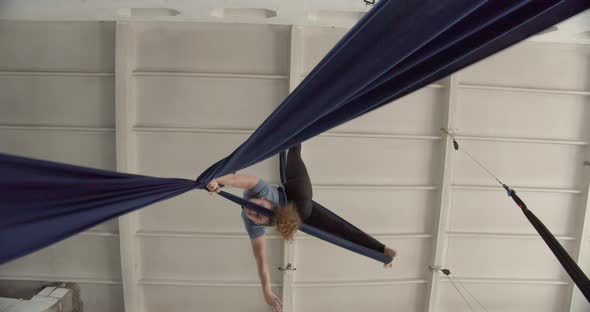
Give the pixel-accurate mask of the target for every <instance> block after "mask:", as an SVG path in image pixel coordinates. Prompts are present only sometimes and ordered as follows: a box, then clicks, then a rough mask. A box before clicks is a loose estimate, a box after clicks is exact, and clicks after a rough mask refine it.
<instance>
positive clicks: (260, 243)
mask: <svg viewBox="0 0 590 312" xmlns="http://www.w3.org/2000/svg"><path fill="white" fill-rule="evenodd" d="M251 243H252V252H253V253H254V258H255V259H256V266H257V267H258V277H259V278H260V285H261V286H262V291H263V293H264V300H265V301H266V303H268V304H269V305H270V306H271V307H272V311H273V312H280V311H281V300H280V299H279V298H278V297H277V296H276V295H275V294H274V293H273V292H272V289H271V286H270V275H269V272H268V265H267V263H266V239H265V237H264V235H263V236H260V237H258V238H256V239H253V240H252V241H251Z"/></svg>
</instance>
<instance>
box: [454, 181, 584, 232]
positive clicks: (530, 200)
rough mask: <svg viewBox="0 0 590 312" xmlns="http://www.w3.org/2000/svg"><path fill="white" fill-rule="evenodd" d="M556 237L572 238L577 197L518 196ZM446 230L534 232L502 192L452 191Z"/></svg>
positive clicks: (531, 193)
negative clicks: (450, 208)
mask: <svg viewBox="0 0 590 312" xmlns="http://www.w3.org/2000/svg"><path fill="white" fill-rule="evenodd" d="M518 196H520V197H521V198H522V199H523V200H524V201H525V202H526V203H527V206H528V207H529V208H530V209H531V211H533V212H534V213H535V215H536V216H537V217H539V218H540V219H541V220H543V223H544V224H545V226H547V228H548V229H549V230H550V231H551V232H552V233H553V234H555V235H565V236H575V233H577V229H576V227H575V226H572V224H576V223H577V217H578V208H579V207H580V204H581V203H580V195H578V194H568V193H539V192H518ZM449 229H450V230H451V231H460V232H484V233H486V232H487V233H521V234H523V233H526V234H535V233H537V232H536V231H535V229H534V228H533V227H532V226H531V225H530V223H529V221H528V220H527V219H526V217H525V216H524V215H523V214H522V211H521V210H520V208H518V206H516V204H514V202H513V201H512V199H511V198H510V197H508V196H507V195H506V192H505V191H504V190H498V191H487V190H483V191H479V190H455V191H454V192H453V199H452V210H451V216H450V220H449Z"/></svg>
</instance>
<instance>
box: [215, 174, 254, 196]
mask: <svg viewBox="0 0 590 312" xmlns="http://www.w3.org/2000/svg"><path fill="white" fill-rule="evenodd" d="M258 180H260V179H259V178H257V177H253V176H249V175H243V174H228V175H224V176H222V177H219V178H215V179H213V180H211V182H209V184H207V189H208V190H209V191H211V192H215V193H219V191H221V185H225V186H231V187H237V188H241V189H244V190H249V189H251V188H253V187H254V186H255V185H256V183H258Z"/></svg>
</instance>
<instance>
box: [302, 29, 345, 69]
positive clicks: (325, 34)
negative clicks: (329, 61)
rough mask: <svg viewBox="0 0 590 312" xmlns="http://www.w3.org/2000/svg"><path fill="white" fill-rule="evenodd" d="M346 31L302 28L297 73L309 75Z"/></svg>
mask: <svg viewBox="0 0 590 312" xmlns="http://www.w3.org/2000/svg"><path fill="white" fill-rule="evenodd" d="M347 31H348V29H346V28H325V27H305V28H303V51H302V52H301V53H302V62H301V66H302V68H300V69H298V71H299V72H301V73H303V74H307V73H309V72H310V71H311V70H312V69H313V67H314V66H315V65H316V64H317V63H318V62H319V61H320V60H321V59H322V57H324V55H325V54H326V53H328V51H329V50H330V49H332V47H333V46H334V45H335V44H336V43H337V42H338V40H340V38H342V36H344V34H346V32H347Z"/></svg>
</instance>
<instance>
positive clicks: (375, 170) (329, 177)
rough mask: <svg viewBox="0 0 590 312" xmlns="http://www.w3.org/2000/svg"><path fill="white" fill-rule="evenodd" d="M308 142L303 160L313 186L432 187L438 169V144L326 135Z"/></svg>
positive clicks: (422, 141)
mask: <svg viewBox="0 0 590 312" xmlns="http://www.w3.org/2000/svg"><path fill="white" fill-rule="evenodd" d="M308 142H309V143H306V144H305V146H304V148H303V159H304V160H305V162H306V165H307V168H308V170H309V175H310V177H311V180H312V182H313V183H315V184H432V183H433V181H435V179H436V176H437V175H438V173H439V170H440V169H439V168H440V159H438V158H437V157H436V152H437V151H438V144H439V142H434V141H426V140H397V139H378V138H375V139H374V138H342V137H325V136H324V137H316V138H314V139H311V140H310V141H308ZM335 160H337V161H335Z"/></svg>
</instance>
